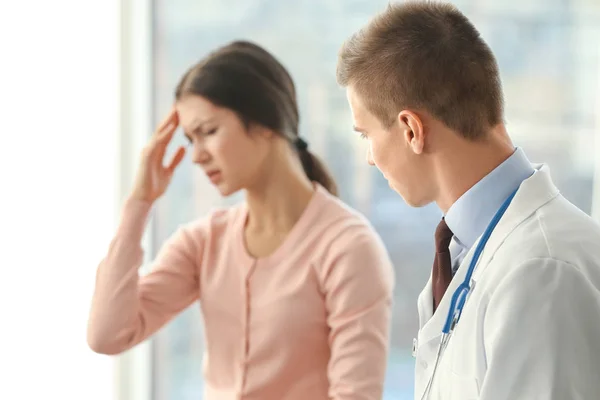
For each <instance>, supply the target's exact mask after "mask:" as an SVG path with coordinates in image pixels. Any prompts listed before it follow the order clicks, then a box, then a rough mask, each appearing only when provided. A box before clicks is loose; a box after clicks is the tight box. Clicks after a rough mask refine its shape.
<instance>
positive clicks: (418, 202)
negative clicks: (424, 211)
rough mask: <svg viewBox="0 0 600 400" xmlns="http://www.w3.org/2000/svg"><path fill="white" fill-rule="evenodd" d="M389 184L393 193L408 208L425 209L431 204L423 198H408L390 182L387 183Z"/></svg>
mask: <svg viewBox="0 0 600 400" xmlns="http://www.w3.org/2000/svg"><path fill="white" fill-rule="evenodd" d="M389 184H390V187H391V188H392V189H393V190H394V192H396V193H398V195H399V196H400V197H401V198H402V200H404V202H405V203H406V205H408V206H409V207H413V208H421V207H425V206H426V205H429V204H430V203H431V201H427V200H425V199H423V198H419V197H415V196H409V195H408V194H406V193H404V192H402V191H401V190H398V189H397V188H396V186H395V185H394V184H393V183H392V182H389Z"/></svg>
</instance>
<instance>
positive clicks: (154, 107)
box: [0, 0, 600, 400]
mask: <svg viewBox="0 0 600 400" xmlns="http://www.w3.org/2000/svg"><path fill="white" fill-rule="evenodd" d="M387 3H388V2H387V1H382V0H294V1H291V0H289V1H288V0H169V1H167V0H154V1H151V0H122V1H120V2H119V1H117V0H103V1H102V2H100V1H91V0H88V1H80V2H75V1H65V0H59V1H56V2H51V4H49V3H45V2H41V1H33V2H31V1H29V2H21V3H19V4H17V3H16V2H6V3H5V2H3V3H2V5H1V6H0V29H1V31H0V34H1V36H2V38H0V40H1V41H2V42H1V43H2V49H3V57H2V63H1V64H2V65H1V66H0V68H1V70H0V71H1V74H0V75H1V76H0V79H1V81H0V83H1V85H0V90H1V91H3V93H2V94H0V96H1V97H0V99H1V103H0V105H2V108H1V109H2V110H3V111H4V112H3V113H2V114H3V120H5V123H4V125H5V127H4V128H3V129H6V132H4V133H3V136H5V135H6V137H7V138H8V142H7V143H5V145H4V146H2V147H1V148H2V152H3V157H2V159H1V160H0V162H1V163H2V168H1V170H2V172H1V173H2V177H3V179H2V181H3V182H5V184H6V185H7V186H8V187H11V189H10V190H7V191H6V192H5V191H4V190H3V191H2V196H1V197H2V199H1V200H0V201H2V207H1V210H2V211H1V212H2V214H1V215H2V219H0V221H2V222H0V223H2V225H3V226H2V233H1V234H2V237H1V240H0V244H1V245H2V247H3V249H2V251H0V255H2V254H3V255H4V256H3V259H4V261H5V262H3V263H2V264H0V271H1V273H2V275H1V276H0V289H1V290H0V296H1V297H0V299H1V302H0V307H1V310H2V314H0V318H2V320H4V321H7V322H8V321H10V323H7V324H4V323H3V324H2V329H0V346H2V347H1V349H2V352H0V366H1V367H2V370H3V371H8V372H5V373H2V374H1V375H0V382H2V383H1V384H0V398H1V399H9V398H10V399H36V398H39V397H41V396H44V397H46V395H47V394H48V393H51V394H56V395H61V396H62V398H63V399H81V398H86V399H115V400H125V399H126V400H199V399H201V398H202V385H203V382H202V375H201V370H202V352H203V330H202V317H201V315H200V312H199V308H198V307H197V306H194V307H191V308H190V309H188V310H186V311H185V312H184V313H182V314H181V315H180V316H179V317H178V318H176V319H175V320H174V321H172V322H171V323H170V324H169V325H167V326H166V327H165V328H163V329H162V330H161V331H160V332H159V333H158V335H156V336H155V338H154V339H153V340H152V341H149V342H148V343H145V344H143V345H141V346H138V347H137V348H136V349H134V350H132V351H130V352H128V353H127V354H125V355H123V356H120V357H114V358H109V357H104V356H99V355H95V354H93V353H91V352H90V351H89V350H88V349H87V347H86V345H85V324H86V319H87V310H88V307H89V299H90V296H91V290H92V288H93V282H94V273H95V268H96V265H97V263H98V261H99V260H100V258H101V257H102V255H103V253H104V252H105V251H106V246H107V244H108V242H109V241H110V239H111V238H112V233H113V232H114V228H115V226H116V223H117V221H118V216H119V210H120V205H121V201H122V199H123V197H124V195H126V194H127V192H128V189H129V187H130V185H131V179H132V176H133V173H134V171H135V167H136V165H137V160H138V154H139V151H140V149H141V148H142V146H143V145H144V143H145V141H146V140H147V138H148V136H149V135H150V134H151V133H152V131H153V128H154V125H155V124H156V123H157V122H158V121H159V120H161V119H162V118H163V117H164V115H165V113H166V112H167V111H168V109H169V108H170V105H171V103H172V101H173V90H174V86H175V85H176V83H177V82H178V80H179V78H180V77H181V75H182V74H183V73H184V72H185V70H186V69H187V68H189V67H190V66H191V65H192V64H193V63H195V62H197V61H198V60H199V59H200V58H202V57H203V56H205V55H206V54H207V53H208V52H209V51H210V50H212V49H214V48H216V47H218V46H220V45H223V44H226V43H227V42H229V41H231V40H234V39H239V38H243V39H250V40H253V41H256V42H257V43H259V44H260V45H262V46H264V47H266V48H267V49H268V50H269V51H271V52H273V53H274V54H275V55H276V56H277V57H278V58H279V59H280V60H281V61H282V62H283V64H284V65H285V66H286V67H287V68H288V69H289V70H290V72H291V74H292V76H293V78H294V80H295V82H296V86H297V88H298V95H299V104H300V110H301V135H302V136H304V137H306V138H307V139H308V141H309V142H310V144H311V147H312V150H313V151H315V153H317V154H318V155H320V156H322V157H323V158H324V160H325V161H326V163H327V164H328V165H329V167H330V168H331V169H332V171H333V173H334V175H335V178H336V179H337V181H338V183H339V186H340V189H341V197H342V199H343V200H345V201H346V202H348V203H349V204H350V205H352V206H353V207H355V208H357V209H358V210H359V211H361V212H362V213H364V214H365V215H366V216H367V217H368V218H369V219H370V220H371V221H372V223H373V224H374V226H375V228H376V229H377V231H378V232H379V233H380V234H381V235H382V237H383V239H384V241H385V244H386V246H387V248H388V251H389V252H390V254H391V256H392V259H393V262H394V264H395V267H396V279H397V282H396V293H395V307H394V320H393V336H392V337H393V339H392V348H391V355H390V359H389V369H388V377H387V381H386V386H385V396H384V399H385V400H392V399H398V400H405V399H412V381H413V359H412V356H411V346H412V338H413V336H415V334H416V330H417V314H416V298H417V296H418V293H419V292H420V291H421V289H422V287H423V285H424V283H425V282H426V279H427V277H428V274H429V272H430V268H431V262H432V259H431V254H433V232H434V229H435V226H436V224H437V223H438V221H439V218H440V216H441V214H440V211H439V210H438V209H437V208H436V207H435V206H429V207H425V208H422V209H411V208H409V207H408V206H406V205H405V204H404V203H403V202H402V200H401V199H400V198H399V197H398V196H397V195H396V194H395V193H394V192H392V191H391V189H390V188H389V187H388V184H387V183H386V181H385V180H384V179H383V177H382V176H381V174H380V173H379V172H378V171H377V170H376V169H375V168H371V167H368V165H367V164H366V163H365V151H366V148H365V147H364V146H365V142H364V141H360V140H358V138H357V136H356V135H355V134H353V133H352V127H351V118H350V114H349V109H348V106H347V103H346V98H345V93H344V91H343V90H342V89H340V88H339V87H338V86H337V84H336V82H335V64H336V56H337V51H338V49H339V47H340V45H341V43H342V42H343V41H344V39H345V38H346V37H347V36H349V35H350V34H351V33H352V32H354V31H355V30H357V29H358V28H359V27H361V26H362V25H364V24H365V23H366V22H367V21H368V20H369V18H370V17H371V16H373V15H374V14H375V13H377V12H379V11H381V10H382V9H383V8H384V7H385V6H386V4H387ZM453 3H455V4H456V5H458V6H459V7H460V8H461V10H462V11H463V12H465V13H466V14H467V16H468V17H470V18H471V19H472V20H473V21H474V23H475V24H476V26H477V27H478V28H479V29H480V31H481V34H482V35H483V37H484V38H485V40H486V41H487V42H488V44H489V45H490V47H491V48H492V50H493V51H494V52H495V54H496V56H497V58H498V62H499V64H500V70H501V75H502V79H503V85H504V91H505V96H506V117H507V123H508V130H509V132H510V134H511V135H512V138H513V140H514V142H515V143H516V144H517V145H518V146H521V147H523V148H524V149H525V151H526V152H527V154H528V156H529V158H530V159H531V160H532V161H533V162H546V163H548V164H549V165H550V168H551V170H552V173H553V177H554V180H555V183H556V184H557V185H558V187H559V188H560V190H561V191H562V193H563V194H564V195H565V196H566V197H567V198H568V199H569V200H571V201H572V202H573V203H575V204H576V205H577V206H578V207H580V208H581V209H583V210H584V211H585V212H587V213H590V214H593V215H594V216H596V217H598V216H599V214H600V172H599V171H600V133H599V130H600V1H598V0H519V1H517V0H503V1H502V2H499V1H492V0H460V1H453ZM2 114H0V115H2ZM182 143H184V138H183V135H182V134H181V133H180V134H179V135H178V136H176V139H175V143H173V147H175V146H177V145H179V144H182ZM240 199H241V197H240V196H233V197H232V198H228V199H222V198H221V197H220V196H219V195H218V194H217V193H216V191H215V190H214V189H213V188H212V186H211V185H210V184H209V182H208V181H207V180H206V178H205V177H204V176H203V174H202V173H201V172H200V171H199V170H198V169H197V168H194V166H193V165H192V163H191V162H190V160H189V159H186V160H185V161H184V162H183V164H182V166H181V167H180V169H179V170H178V172H177V173H176V175H175V177H174V180H173V182H172V184H171V186H170V188H169V190H168V192H167V194H166V195H165V196H164V197H163V198H162V200H161V201H160V202H159V204H158V205H157V207H156V209H155V213H154V219H153V220H152V221H151V223H150V225H149V227H148V231H147V237H146V239H145V248H146V249H147V252H146V257H147V259H148V260H150V259H151V258H152V257H153V256H154V254H155V253H156V252H157V251H158V249H159V247H160V245H161V244H162V242H163V241H164V240H165V239H166V238H167V237H168V236H169V235H171V234H172V233H173V232H174V230H175V229H176V228H177V227H178V225H180V224H182V223H184V222H186V221H189V220H190V219H193V218H197V217H199V216H202V215H204V214H205V213H206V212H207V211H208V210H209V209H210V208H211V207H213V206H215V205H222V204H231V203H233V202H237V201H239V200H240ZM4 364H6V365H4ZM5 368H6V369H5ZM4 382H6V384H5V383H4Z"/></svg>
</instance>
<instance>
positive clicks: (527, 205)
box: [415, 164, 559, 398]
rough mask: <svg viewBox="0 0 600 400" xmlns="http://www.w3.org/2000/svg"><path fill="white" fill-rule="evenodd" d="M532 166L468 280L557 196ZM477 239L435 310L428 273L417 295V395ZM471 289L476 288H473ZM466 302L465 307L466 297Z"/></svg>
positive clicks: (545, 175) (542, 170)
mask: <svg viewBox="0 0 600 400" xmlns="http://www.w3.org/2000/svg"><path fill="white" fill-rule="evenodd" d="M533 167H534V169H535V172H534V174H533V175H532V176H531V177H529V178H527V179H526V180H524V181H523V183H522V184H521V186H520V188H519V190H518V191H517V193H516V195H515V197H514V198H513V200H512V202H511V204H510V206H509V207H508V209H507V210H506V212H505V214H504V216H503V217H502V219H501V220H500V222H499V223H498V225H496V229H494V231H493V232H492V235H491V236H490V238H489V240H488V242H487V245H486V246H485V249H484V251H483V253H482V254H481V257H480V260H479V263H478V265H477V267H476V268H475V272H474V274H473V277H472V280H474V281H477V280H478V277H479V276H480V275H481V274H482V273H483V271H484V270H485V268H486V267H487V266H488V264H489V262H490V260H491V259H492V257H493V256H494V254H495V252H496V251H497V250H498V248H499V247H500V246H501V245H502V243H504V241H505V240H506V238H507V237H508V236H509V235H510V234H511V233H512V232H513V231H514V229H515V228H517V226H519V225H520V224H521V223H522V222H523V221H525V220H526V219H527V218H529V217H530V216H531V215H533V214H534V213H535V212H536V211H537V210H538V209H539V208H540V207H542V206H543V205H545V204H546V203H548V202H549V201H551V200H552V199H554V198H555V197H556V196H558V195H559V191H558V189H557V188H556V186H555V185H554V183H553V182H552V179H551V177H550V169H549V167H548V166H546V165H543V164H540V165H533ZM479 240H481V238H478V239H477V242H476V243H475V245H473V246H472V247H471V249H469V252H468V253H467V255H466V257H465V258H464V260H463V262H462V263H461V265H460V267H459V269H458V271H456V274H455V275H454V277H453V279H452V281H451V282H450V286H449V287H448V290H447V291H446V293H445V295H444V297H443V298H442V300H441V302H440V304H439V305H438V308H437V310H436V312H435V313H433V304H432V303H433V299H432V288H431V276H430V278H429V281H428V282H427V284H426V285H425V288H424V289H423V291H422V292H421V294H420V295H419V299H418V310H419V328H420V329H419V335H418V342H417V347H418V348H417V350H416V351H417V363H419V364H418V365H417V366H416V367H417V370H418V371H420V373H419V374H417V376H416V377H415V378H416V382H415V393H416V394H418V396H417V398H420V396H422V394H423V390H424V389H425V387H426V384H427V381H428V380H429V375H430V374H431V371H432V368H431V367H432V364H433V363H435V359H436V353H437V348H438V345H439V341H440V338H441V332H442V327H443V326H444V323H445V322H446V317H447V315H448V310H449V308H450V303H451V301H452V296H453V294H454V291H455V290H456V288H457V287H458V286H459V285H460V284H461V283H462V282H463V280H464V278H465V275H466V274H467V270H468V268H469V263H470V262H471V260H472V258H473V254H474V252H475V248H476V247H477V243H478V242H479ZM473 290H476V289H475V288H474V289H473ZM466 305H467V306H468V299H467V303H466ZM460 328H461V325H460V322H459V324H458V326H457V329H460Z"/></svg>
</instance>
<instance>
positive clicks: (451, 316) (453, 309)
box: [421, 188, 519, 400]
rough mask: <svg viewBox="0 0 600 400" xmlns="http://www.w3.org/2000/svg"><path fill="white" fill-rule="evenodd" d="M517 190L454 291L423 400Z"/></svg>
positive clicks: (493, 221) (486, 235) (477, 249)
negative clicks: (480, 264) (477, 271)
mask: <svg viewBox="0 0 600 400" xmlns="http://www.w3.org/2000/svg"><path fill="white" fill-rule="evenodd" d="M517 190H519V189H518V188H517ZM517 190H515V191H514V192H513V193H512V194H511V195H510V196H509V197H508V198H507V199H506V200H505V201H504V203H502V206H500V208H499V209H498V211H496V214H495V215H494V218H492V220H491V221H490V223H489V225H488V226H487V228H486V229H485V231H484V232H483V235H482V236H481V240H480V241H479V243H478V244H477V247H475V252H474V253H473V258H472V259H471V262H470V264H469V269H468V270H467V274H466V275H465V279H464V280H463V282H462V283H461V284H460V285H459V286H458V287H457V288H456V290H455V291H454V294H453V295H452V301H451V302H450V308H449V310H448V315H447V316H446V322H445V323H444V327H443V328H442V338H441V340H440V344H439V346H438V350H437V355H436V358H435V364H434V366H433V372H432V374H431V377H430V378H429V382H427V387H425V391H424V393H423V396H421V400H424V399H427V398H429V392H430V390H431V385H432V383H433V379H434V377H435V373H436V370H437V368H438V364H439V362H440V358H441V357H442V353H443V352H444V350H445V349H446V346H447V345H448V341H449V340H450V336H451V335H452V332H453V331H454V328H455V327H456V324H458V321H459V320H460V316H461V314H462V311H463V308H464V306H465V302H466V300H467V296H468V295H469V292H470V291H471V276H472V275H473V272H474V271H475V268H476V267H477V263H478V261H479V258H480V257H481V253H483V249H484V248H485V245H486V244H487V242H488V240H489V238H490V236H491V235H492V232H493V231H494V229H495V228H496V225H498V222H499V221H500V219H501V218H502V216H503V215H504V213H505V212H506V209H507V208H508V206H509V205H510V203H511V202H512V199H513V198H514V197H515V194H517Z"/></svg>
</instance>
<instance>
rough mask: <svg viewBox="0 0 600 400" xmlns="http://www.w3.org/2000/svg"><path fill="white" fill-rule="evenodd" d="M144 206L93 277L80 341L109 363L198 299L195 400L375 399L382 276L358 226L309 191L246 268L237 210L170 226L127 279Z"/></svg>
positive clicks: (379, 386) (388, 294) (355, 218)
mask: <svg viewBox="0 0 600 400" xmlns="http://www.w3.org/2000/svg"><path fill="white" fill-rule="evenodd" d="M150 209H151V206H150V205H149V204H145V203H140V202H135V201H131V202H129V203H127V204H126V205H125V207H124V210H123V214H122V219H121V223H120V225H119V228H118V230H117V233H116V236H115V237H114V239H113V241H112V242H111V245H110V248H109V250H108V254H107V255H106V258H105V259H104V260H103V261H102V263H101V264H100V266H99V268H98V272H97V279H96V289H95V293H94V298H93V302H92V309H91V312H90V320H89V327H88V342H89V344H90V346H91V347H92V349H94V350H95V351H97V352H99V353H105V354H117V353H120V352H123V351H125V350H127V349H129V348H131V347H133V346H135V345H136V344H138V343H140V342H141V341H143V340H144V339H146V338H148V337H149V336H150V335H152V334H153V333H154V332H156V331H157V330H158V329H159V328H160V327H162V326H163V325H164V324H165V323H166V322H168V321H169V320H170V319H172V318H173V317H175V316H176V315H177V314H178V313H179V312H181V311H182V310H184V309H185V308H186V307H188V306H189V305H191V304H192V303H194V302H196V301H197V300H199V304H200V307H201V309H202V314H203V316H204V327H205V332H206V351H205V370H204V379H205V387H206V393H205V395H204V399H206V400H233V399H245V400H246V399H247V400H250V399H256V400H328V399H335V400H379V399H381V396H382V390H383V381H384V375H385V370H386V359H387V350H388V341H389V328H390V319H391V302H392V291H393V286H394V274H393V268H392V264H391V262H390V259H389V257H388V254H387V252H386V250H385V248H384V246H383V244H382V242H381V240H380V238H379V237H378V236H377V234H376V233H375V232H374V230H373V228H372V227H371V226H370V225H369V223H368V222H367V221H366V220H365V219H364V218H363V217H362V216H360V215H359V214H358V213H357V212H355V211H353V210H352V209H350V208H349V207H347V206H346V205H344V204H343V203H342V202H341V201H340V200H338V199H337V198H335V197H333V196H331V195H329V193H327V192H326V190H325V189H323V188H322V187H320V186H318V185H317V191H316V193H315V195H314V196H313V198H312V199H311V201H310V203H309V205H308V207H307V208H306V210H305V211H304V213H303V214H302V216H301V218H300V219H299V221H298V222H297V223H296V225H295V226H294V227H293V229H292V231H291V232H290V233H289V235H288V237H287V238H286V239H285V241H284V243H283V244H282V245H281V246H280V247H279V248H278V249H277V250H276V251H275V252H274V253H272V254H271V255H270V256H268V257H265V258H260V259H254V258H253V257H251V256H250V255H249V254H248V252H247V250H246V248H245V245H244V241H243V235H242V233H243V226H244V223H245V220H246V214H247V208H246V206H245V205H239V206H237V207H234V208H229V209H218V210H216V211H214V212H213V213H211V214H210V215H209V216H208V217H206V218H203V219H201V220H198V221H195V222H192V223H190V224H188V225H186V226H184V227H181V228H180V229H179V230H178V231H177V232H176V233H175V234H174V235H173V236H172V237H171V238H170V239H169V240H168V241H167V243H166V244H164V246H163V247H162V248H161V251H160V252H159V254H158V256H157V258H156V260H155V261H154V263H153V268H152V269H151V272H150V273H149V274H147V275H145V276H139V275H138V267H140V265H141V263H142V259H143V251H142V249H141V247H140V241H141V238H142V234H143V231H144V229H145V223H146V221H147V219H148V216H149V213H150Z"/></svg>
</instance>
